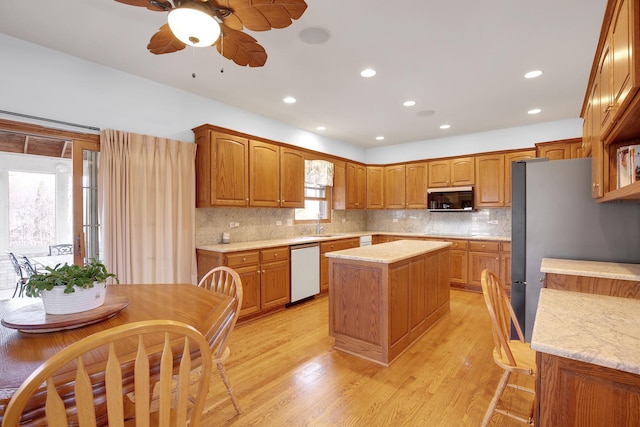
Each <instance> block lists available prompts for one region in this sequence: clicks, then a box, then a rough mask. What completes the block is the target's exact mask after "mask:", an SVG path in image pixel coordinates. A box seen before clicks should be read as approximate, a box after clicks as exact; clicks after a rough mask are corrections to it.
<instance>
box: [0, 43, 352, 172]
mask: <svg viewBox="0 0 640 427" xmlns="http://www.w3.org/2000/svg"><path fill="white" fill-rule="evenodd" d="M0 58H2V59H1V63H2V65H1V66H0V110H4V111H10V112H15V113H21V114H28V115H31V116H37V117H44V118H47V119H54V120H59V121H64V122H69V123H75V124H82V125H87V126H92V127H97V128H100V129H107V128H111V129H118V130H125V131H129V132H136V133H141V134H147V135H154V136H160V137H164V138H171V139H178V140H181V141H187V142H193V140H194V135H193V132H192V131H191V129H192V128H194V127H196V126H200V125H201V124H203V123H211V124H213V125H217V126H222V127H225V128H229V129H234V130H237V131H240V132H244V133H248V134H251V135H256V136H260V137H263V138H268V139H271V140H274V141H279V142H286V143H288V144H292V145H295V146H298V147H304V148H308V149H311V150H316V151H322V152H326V153H330V154H333V155H336V156H340V157H346V158H349V159H353V160H358V161H364V158H365V151H364V149H362V148H359V147H355V146H353V145H349V144H344V143H342V142H340V141H336V140H332V139H329V138H326V137H322V136H319V135H316V134H314V133H311V132H307V131H304V130H301V129H298V128H294V127H291V126H287V125H284V124H282V123H280V122H276V121H274V120H271V119H268V118H266V117H263V116H260V115H256V114H253V113H249V112H246V111H243V110H240V109H238V108H235V107H232V106H228V105H225V104H222V103H220V102H216V101H212V100H209V99H205V98H202V97H199V96H197V95H194V94H191V93H188V92H184V91H182V90H178V89H174V88H171V87H168V86H165V85H161V84H159V83H156V82H153V81H150V80H145V79H142V78H140V77H137V76H134V75H131V74H127V73H123V72H121V71H118V70H115V69H112V68H108V67H104V66H102V65H99V64H96V63H93V62H89V61H85V60H82V59H78V58H76V57H73V56H70V55H66V54H63V53H60V52H57V51H54V50H51V49H47V48H44V47H42V46H38V45H35V44H32V43H27V42H24V41H22V40H19V39H16V38H13V37H9V36H7V35H5V34H0ZM2 117H3V118H6V119H8V120H20V119H16V118H15V117H13V116H10V115H2ZM41 124H42V123H41ZM43 125H45V126H50V127H59V126H53V125H48V124H46V123H44V124H43ZM74 130H76V131H81V132H82V131H83V130H78V129H74Z"/></svg>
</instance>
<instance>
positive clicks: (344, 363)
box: [203, 290, 533, 427]
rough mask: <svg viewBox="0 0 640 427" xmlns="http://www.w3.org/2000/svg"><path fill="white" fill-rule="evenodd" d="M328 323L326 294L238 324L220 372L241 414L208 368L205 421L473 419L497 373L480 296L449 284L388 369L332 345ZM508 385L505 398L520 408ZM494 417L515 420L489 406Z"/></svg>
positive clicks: (417, 422)
mask: <svg viewBox="0 0 640 427" xmlns="http://www.w3.org/2000/svg"><path fill="white" fill-rule="evenodd" d="M328 329H329V328H328V299H327V297H320V298H317V299H315V300H313V301H310V302H307V303H304V304H301V305H299V306H295V307H292V308H289V309H287V310H284V311H282V312H280V313H277V314H274V315H271V316H269V317H266V318H263V319H258V320H255V321H250V322H247V323H244V324H240V325H238V326H236V329H235V330H234V332H233V334H232V337H231V340H230V346H231V356H230V358H229V360H228V362H227V364H226V368H227V369H226V370H227V374H228V376H229V378H230V379H231V382H232V384H233V388H234V390H235V393H236V396H237V397H238V399H239V401H240V405H241V406H242V409H243V413H242V414H241V415H236V414H235V411H234V408H233V405H232V404H231V401H230V400H228V399H225V396H226V394H225V389H224V386H223V385H222V382H221V381H220V380H219V377H218V375H217V372H215V370H214V373H213V376H212V378H213V379H212V383H211V391H210V393H209V397H208V399H207V404H208V406H209V407H210V408H209V410H208V411H206V412H205V415H204V418H203V424H204V425H205V426H250V425H260V426H367V427H376V426H456V427H457V426H479V425H480V424H481V422H482V418H483V416H484V412H485V410H486V408H487V406H488V405H489V402H490V400H491V396H492V395H493V392H494V390H495V387H496V386H497V384H498V380H499V378H500V374H501V370H500V369H499V368H498V367H497V366H496V365H495V364H494V362H493V360H492V357H491V351H492V337H491V330H490V326H489V317H488V314H487V312H486V306H485V305H484V300H483V298H482V295H481V294H475V293H469V292H464V291H459V290H452V291H451V312H450V313H449V314H447V315H446V316H445V317H444V318H443V319H441V320H440V321H439V322H438V323H436V325H434V326H433V327H432V328H431V329H430V330H429V331H427V333H426V334H425V335H423V337H422V338H421V339H420V340H419V341H418V342H417V343H416V344H414V345H413V346H412V347H411V348H410V349H409V350H408V351H407V352H405V353H404V354H403V355H401V356H400V357H399V358H398V359H397V360H395V361H394V362H393V363H392V364H391V366H390V367H388V368H385V367H382V366H379V365H376V364H374V363H372V362H368V361H366V360H362V359H360V358H357V357H355V356H352V355H349V354H345V353H342V352H340V351H337V350H333V349H332V344H333V339H332V338H331V337H329V335H328ZM522 381H528V380H527V379H522ZM522 384H526V385H528V386H533V384H532V383H526V382H522ZM509 393H510V392H509V390H508V391H507V392H505V394H506V395H507V399H506V400H507V403H509V402H512V404H513V405H514V408H515V409H514V410H516V411H520V410H525V411H526V404H524V405H522V404H520V400H519V399H518V397H519V396H517V395H515V398H513V399H511V397H513V396H514V395H513V394H509ZM511 393H516V392H511ZM221 399H224V400H222V401H221ZM492 425H494V426H518V425H522V424H519V423H516V422H514V421H513V420H510V419H508V418H506V417H504V416H502V415H499V414H496V415H494V417H493V420H492Z"/></svg>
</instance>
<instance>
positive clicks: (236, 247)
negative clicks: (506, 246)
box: [197, 231, 511, 252]
mask: <svg viewBox="0 0 640 427" xmlns="http://www.w3.org/2000/svg"><path fill="white" fill-rule="evenodd" d="M371 235H382V236H406V237H432V238H435V239H462V240H488V241H498V242H510V241H511V238H510V237H508V236H484V235H478V234H465V235H460V234H429V233H404V232H390V231H351V232H343V233H327V234H325V235H317V236H299V237H289V238H283V239H268V240H251V241H247V242H236V243H228V244H222V243H217V244H213V245H200V246H198V247H197V249H200V250H205V251H215V252H238V251H248V250H253V249H264V248H272V247H276V246H290V245H300V244H304V243H314V242H325V241H329V240H337V239H348V238H350V237H360V236H371Z"/></svg>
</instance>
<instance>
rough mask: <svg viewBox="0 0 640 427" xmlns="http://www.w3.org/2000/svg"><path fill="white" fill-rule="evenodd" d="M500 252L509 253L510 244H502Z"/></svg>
mask: <svg viewBox="0 0 640 427" xmlns="http://www.w3.org/2000/svg"><path fill="white" fill-rule="evenodd" d="M502 252H511V242H502Z"/></svg>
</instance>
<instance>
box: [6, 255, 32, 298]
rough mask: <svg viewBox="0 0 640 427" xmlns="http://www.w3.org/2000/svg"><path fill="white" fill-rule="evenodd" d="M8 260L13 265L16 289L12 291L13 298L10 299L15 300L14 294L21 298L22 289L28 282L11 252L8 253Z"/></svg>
mask: <svg viewBox="0 0 640 427" xmlns="http://www.w3.org/2000/svg"><path fill="white" fill-rule="evenodd" d="M9 260H11V264H12V265H13V269H14V270H15V272H16V289H15V291H13V296H12V297H11V298H15V297H16V294H18V296H19V297H21V296H22V294H23V293H24V287H25V285H26V284H27V282H28V281H29V278H28V277H25V275H24V274H23V272H22V267H21V266H20V263H19V262H18V258H16V256H15V255H14V254H13V252H9Z"/></svg>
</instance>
